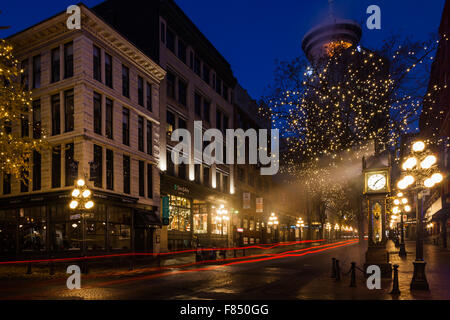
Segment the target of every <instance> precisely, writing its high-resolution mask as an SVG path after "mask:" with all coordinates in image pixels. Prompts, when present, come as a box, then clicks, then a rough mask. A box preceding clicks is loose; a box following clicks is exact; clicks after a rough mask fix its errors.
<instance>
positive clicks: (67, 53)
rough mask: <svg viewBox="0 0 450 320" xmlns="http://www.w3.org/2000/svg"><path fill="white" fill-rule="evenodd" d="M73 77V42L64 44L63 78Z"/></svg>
mask: <svg viewBox="0 0 450 320" xmlns="http://www.w3.org/2000/svg"><path fill="white" fill-rule="evenodd" d="M70 77H73V43H72V42H70V43H67V44H65V45H64V79H67V78H70Z"/></svg>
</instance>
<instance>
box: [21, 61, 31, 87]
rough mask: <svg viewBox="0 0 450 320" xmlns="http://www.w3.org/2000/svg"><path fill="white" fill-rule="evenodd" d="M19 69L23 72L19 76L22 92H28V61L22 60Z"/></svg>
mask: <svg viewBox="0 0 450 320" xmlns="http://www.w3.org/2000/svg"><path fill="white" fill-rule="evenodd" d="M20 68H21V69H22V70H23V72H22V74H21V75H20V83H21V84H22V86H23V88H24V90H27V91H28V81H29V72H28V59H26V60H23V61H22V62H21V64H20Z"/></svg>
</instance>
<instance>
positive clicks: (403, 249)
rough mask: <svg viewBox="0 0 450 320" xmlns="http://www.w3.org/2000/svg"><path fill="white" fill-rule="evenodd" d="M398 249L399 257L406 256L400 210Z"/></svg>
mask: <svg viewBox="0 0 450 320" xmlns="http://www.w3.org/2000/svg"><path fill="white" fill-rule="evenodd" d="M400 214H401V217H400V251H399V252H398V255H399V256H400V257H406V248H405V230H404V229H405V228H404V222H403V212H400Z"/></svg>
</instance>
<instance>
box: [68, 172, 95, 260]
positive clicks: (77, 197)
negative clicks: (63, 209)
mask: <svg viewBox="0 0 450 320" xmlns="http://www.w3.org/2000/svg"><path fill="white" fill-rule="evenodd" d="M91 195H92V192H91V190H89V189H88V187H87V185H86V182H85V181H84V180H83V179H79V180H78V181H77V182H76V186H75V189H73V190H72V201H71V202H70V204H69V207H70V209H72V210H77V209H78V210H80V215H81V228H82V238H83V239H82V248H81V250H82V254H83V255H85V254H86V221H85V216H84V213H83V211H84V210H85V209H86V210H90V209H92V208H93V207H94V201H92V200H91Z"/></svg>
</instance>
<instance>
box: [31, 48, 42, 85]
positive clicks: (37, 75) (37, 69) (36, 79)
mask: <svg viewBox="0 0 450 320" xmlns="http://www.w3.org/2000/svg"><path fill="white" fill-rule="evenodd" d="M40 87H41V56H40V55H38V56H34V57H33V89H37V88H40Z"/></svg>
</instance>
